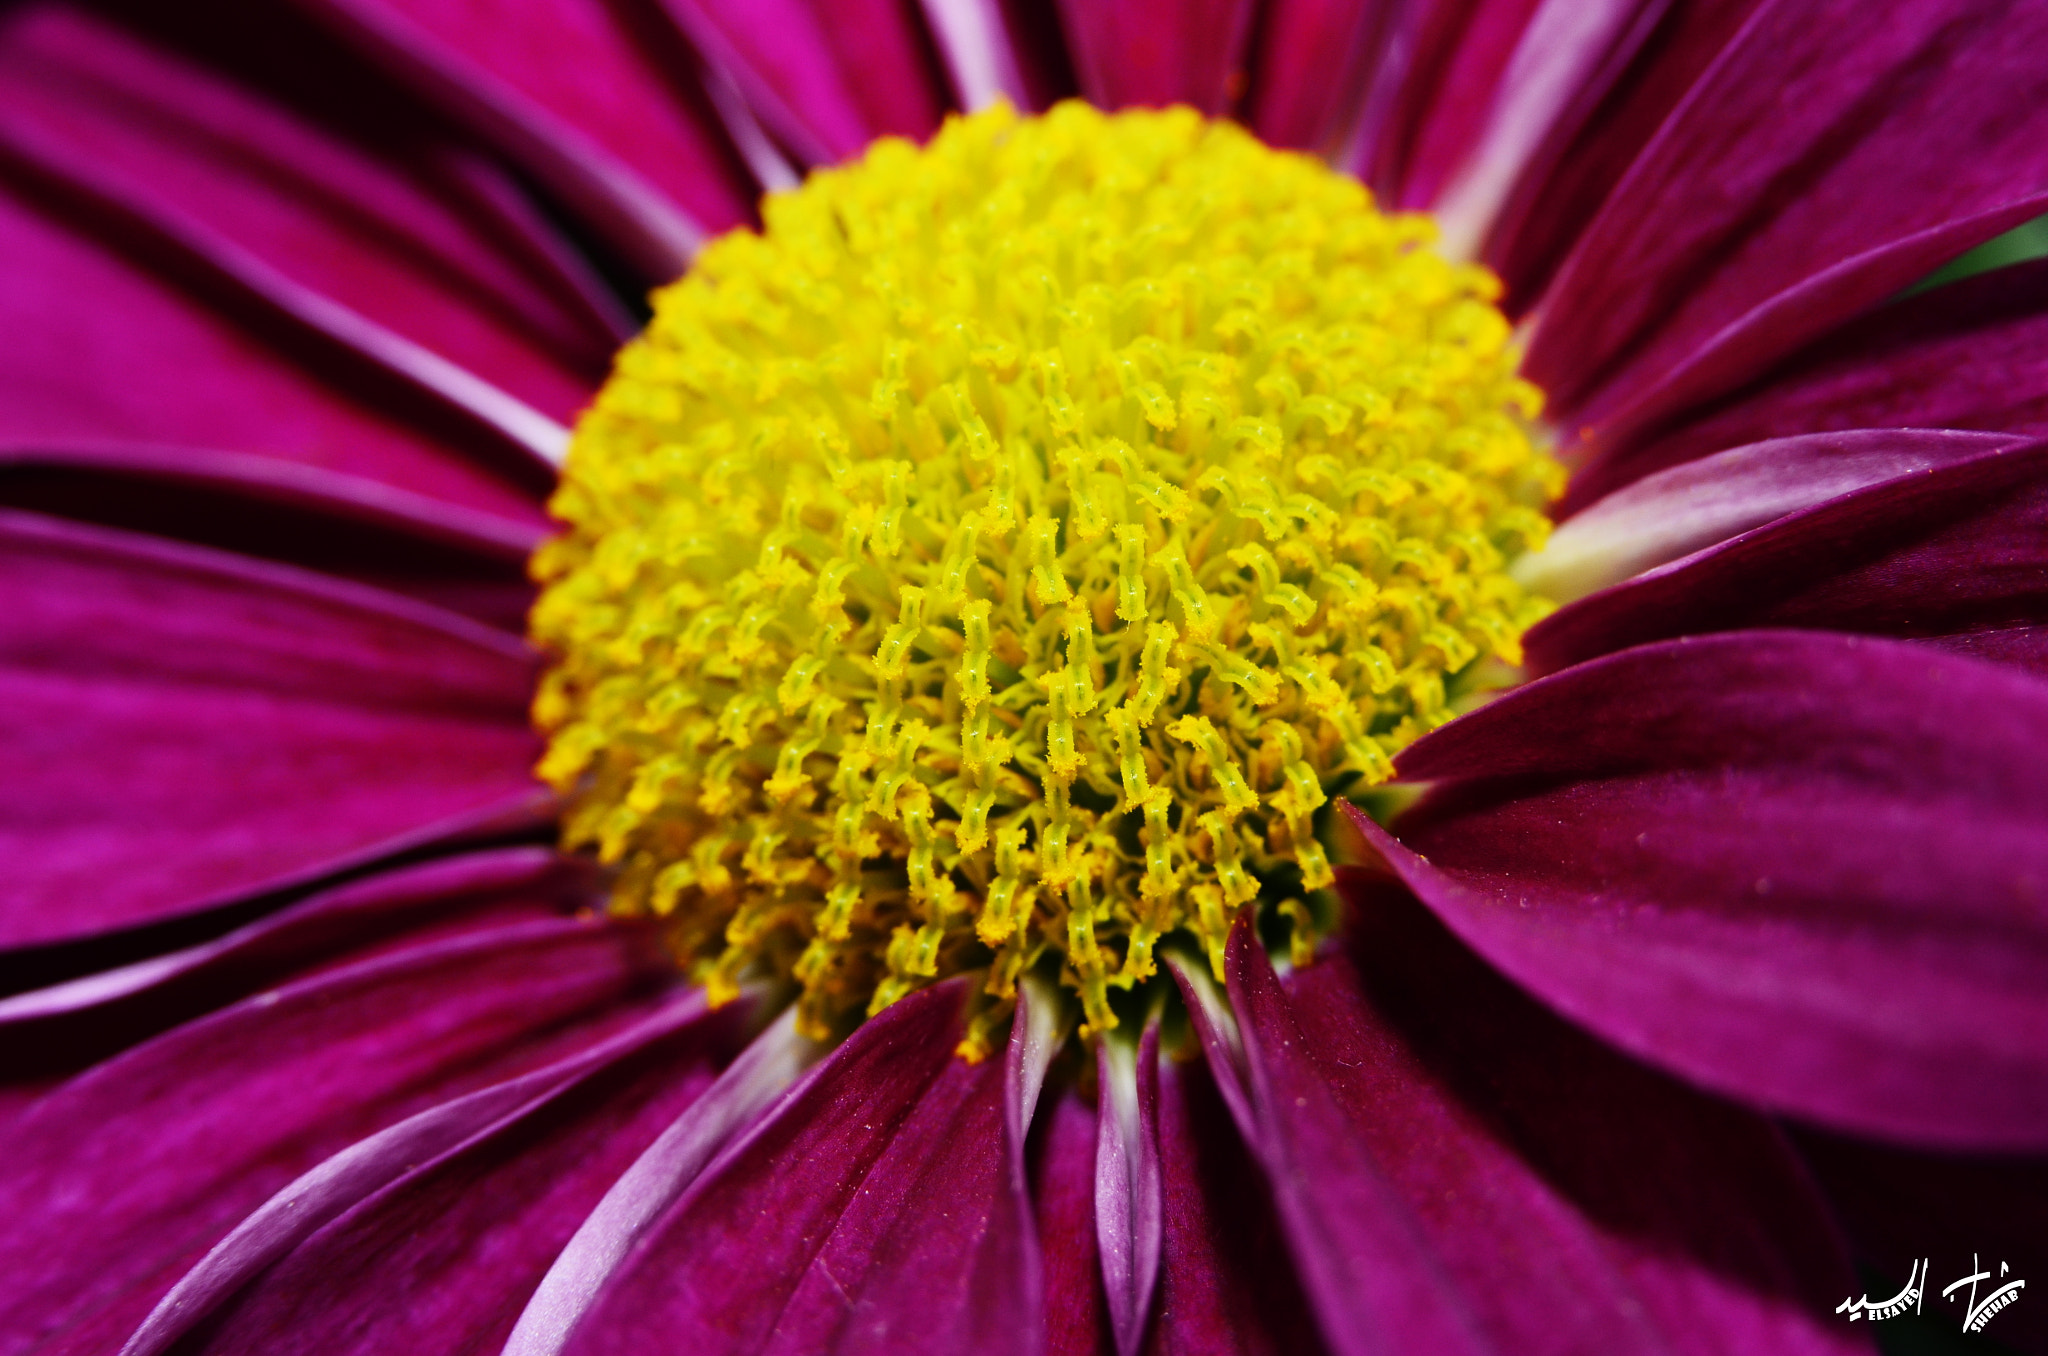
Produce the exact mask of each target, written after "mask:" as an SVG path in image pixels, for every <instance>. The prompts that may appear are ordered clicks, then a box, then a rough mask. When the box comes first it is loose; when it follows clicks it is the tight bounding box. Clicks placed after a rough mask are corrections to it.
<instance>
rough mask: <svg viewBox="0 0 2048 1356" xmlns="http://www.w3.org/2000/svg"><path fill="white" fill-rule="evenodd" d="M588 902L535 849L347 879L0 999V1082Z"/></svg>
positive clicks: (69, 1065)
mask: <svg viewBox="0 0 2048 1356" xmlns="http://www.w3.org/2000/svg"><path fill="white" fill-rule="evenodd" d="M594 895H595V890H594V882H593V881H592V880H591V879H590V873H589V871H587V870H586V869H583V868H582V867H581V865H580V864H579V863H574V862H571V861H568V860H565V859H563V858H561V857H559V856H557V855H556V854H554V853H552V852H549V851H547V850H546V849H544V848H500V849H496V850H492V851H484V852H474V853H465V854H462V855H459V856H455V857H451V858H447V859H444V860H441V861H435V862H428V863H425V864H423V865H419V866H411V867H401V868H399V869H396V870H392V871H387V872H383V873H380V874H377V875H373V876H370V877H368V878H366V879H364V880H360V881H353V882H351V883H349V884H347V885H343V886H340V887H338V888H336V889H333V890H328V891H325V892H323V893H321V894H316V895H314V896H312V897H311V898H309V899H305V900H301V901H300V902H298V903H296V904H293V905H290V906H288V907H286V908H283V909H280V910H278V911H277V912H275V913H272V914H269V915H267V916H265V917H262V918H259V919H258V920H257V921H255V922H253V923H250V924H248V925H247V926H246V927H241V928H237V929H235V930H234V931H233V932H230V933H228V934H226V935H225V936H223V937H219V938H216V939H215V940H213V941H210V942H204V943H201V944H199V945H197V946H191V947H187V948H185V949H183V950H181V951H173V952H169V953H167V954H164V955H160V956H154V957H151V958H150V959H148V960H142V961H136V962H134V963H133V964H130V965H124V966H121V967H119V968H117V969H112V970H105V971H101V972H99V973H97V974H90V975H86V976H83V977H82V978H79V979H74V980H70V981H68V982H65V983H60V984H52V985H49V986H47V987H44V988H40V989H31V990H29V991H27V992H25V993H17V994H12V995H10V996H8V997H6V998H0V1077H4V1078H7V1079H10V1080H14V1079H21V1078H26V1077H41V1076H43V1075H45V1074H48V1073H58V1074H72V1073H76V1072H79V1071H80V1070H83V1069H85V1068H86V1067H87V1066H89V1065H91V1064H94V1063H96V1062H98V1061H99V1060H101V1059H104V1058H106V1057H107V1056H109V1055H111V1054H113V1053H115V1052H116V1051H118V1050H120V1049H122V1048H124V1047H126V1046H129V1045H132V1044H134V1043H136V1042H137V1041H139V1040H141V1039H143V1038H145V1037H147V1036H151V1035H154V1034H156V1033H157V1032H160V1031H167V1030H169V1029H170V1028H172V1027H174V1026H176V1025H177V1024H178V1023H180V1022H184V1021H190V1020H192V1019H193V1018H196V1017H199V1016H202V1015H203V1014H205V1013H207V1012H209V1011H212V1010H213V1009H215V1008H219V1007H223V1006H225V1005H227V1004H228V1003H232V1002H234V1001H236V1000H238V999H241V998H246V997H247V996H249V995H250V994H252V993H255V992H257V991H258V990H260V989H263V988H265V987H269V986H271V985H275V984H277V983H279V982H282V981H284V980H286V979H289V978H298V977H304V976H306V975H309V974H314V973H318V972H319V971H321V970H323V969H329V968H333V967H334V966H336V965H338V964H358V963H360V962H361V961H363V960H365V959H368V958H369V957H370V956H372V955H375V954H377V953H378V952H380V951H382V950H388V949H392V948H394V947H413V946H417V945H419V944H420V943H421V942H422V941H425V940H429V939H431V938H434V937H439V936H443V935H448V934H450V933H454V932H469V931H480V930H487V929H495V928H499V927H502V926H504V925H505V924H506V923H509V922H515V921H525V920H537V919H544V918H550V917H559V916H561V915H563V914H566V913H569V912H571V911H573V910H574V909H575V908H577V907H579V906H587V905H588V904H589V902H590V901H591V899H592V898H593V897H594Z"/></svg>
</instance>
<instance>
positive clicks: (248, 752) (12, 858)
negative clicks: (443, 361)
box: [0, 513, 542, 946]
mask: <svg viewBox="0 0 2048 1356" xmlns="http://www.w3.org/2000/svg"><path fill="white" fill-rule="evenodd" d="M0 610H4V612H5V613H6V615H7V616H8V618H9V624H8V626H7V627H6V629H5V631H4V634H0V689H4V692H5V695H6V700H5V704H4V705H5V710H6V715H5V717H4V720H5V723H6V726H7V728H8V732H9V733H8V739H9V742H10V744H11V745H12V747H13V748H14V749H15V750H16V751H17V754H18V756H19V757H20V759H21V762H20V763H19V767H20V768H22V769H23V771H21V772H19V773H17V774H16V775H13V776H10V777H8V778H6V779H4V786H0V843H4V845H5V846H4V853H5V856H6V857H7V860H8V862H9V866H10V870H9V873H8V881H7V888H6V891H5V894H4V896H0V898H4V901H5V903H4V909H0V941H4V943H5V944H6V945H9V946H21V945H24V944H30V943H38V944H48V943H51V942H55V941H59V940H63V939H70V938H77V937H82V936H89V935H92V934H94V933H98V932H103V931H105V930H108V929H112V928H120V927H126V926H133V925H135V924H138V923H142V922H146V921H149V920H153V919H160V918H164V917H167V916H172V915H176V914H181V913H189V912H193V911H196V910H200V909H205V908H208V907H213V906H217V905H219V904H221V903H224V902H226V901H229V900H231V899H235V898H240V897H247V896H249V895H252V894H256V893H259V892H262V891H267V890H275V889H280V888H282V887H284V886H286V885H288V884H292V883H295V882H303V881H307V880H310V879H313V878H316V877H318V876H320V875H323V874H326V873H328V872H331V871H334V870H336V869H339V868H340V867H342V866H344V865H346V864H351V863H359V862H364V861H368V860H372V859H374V858H375V857H378V856H381V855H383V854H386V853H389V852H392V851H395V850H397V849H399V848H400V847H403V846H407V845H411V844H417V843H421V842H425V841H430V840H432V839H435V838H438V837H441V836H443V835H448V834H455V833H461V832H470V831H474V830H475V829H476V828H478V827H480V826H482V825H484V824H487V823H493V822H503V821H506V818H507V816H508V815H515V814H516V815H518V816H520V817H522V818H525V819H526V820H528V821H530V820H531V818H532V817H533V815H534V814H535V813H536V811H538V810H540V809H541V808H542V802H541V801H540V800H539V798H538V797H537V794H536V792H535V790H534V788H533V783H532V782H531V780H530V776H529V773H528V771H527V769H528V768H529V767H530V765H531V762H532V759H533V757H534V752H535V744H534V739H533V736H532V734H531V732H530V730H528V728H527V727H526V720H525V710H524V708H525V705H526V700H527V691H528V685H529V682H530V673H531V661H530V659H529V658H528V656H527V655H526V653H525V650H524V647H523V646H522V645H521V644H520V643H518V642H517V641H515V640H514V639H512V638H511V637H508V636H506V635H504V633H502V632H499V631H496V630H492V629H490V628H487V627H483V626H478V625H476V624H475V623H473V622H468V621H466V620H464V619H462V618H459V617H456V616H454V615H452V614H448V613H441V612H438V611H435V610H434V609H431V608H427V607H424V606H422V605H419V604H414V603H409V602H406V601H405V600H402V599H399V598H395V597H390V596H388V595H381V594H377V593H375V592H373V591H371V590H368V589H362V588H359V587H357V586H354V585H346V584H341V583H338V582H330V581H324V580H321V579H319V578H318V577H317V576H313V575H308V574H302V573H300V572H297V571H292V570H287V569H285V568H284V567H282V566H273V565H264V564H261V563H259V562H254V561H240V560H237V559H235V558H233V557H229V556H225V555H221V554H218V553H215V552H208V551H201V550H199V549H197V548H194V547H187V546H179V545H175V544H172V543H168V542H157V541H152V540H150V539H148V538H143V537H138V536H133V535H130V534H126V533H118V532H113V531H110V530H107V529H102V528H87V527H83V526H79V525H74V524H66V523H62V522H59V521H57V520H55V519H48V518H42V517H40V516H38V515H34V514H25V513H9V514H5V515H0Z"/></svg>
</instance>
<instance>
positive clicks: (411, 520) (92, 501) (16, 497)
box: [0, 443, 544, 633]
mask: <svg viewBox="0 0 2048 1356" xmlns="http://www.w3.org/2000/svg"><path fill="white" fill-rule="evenodd" d="M0 504H5V505H7V506H8V507H10V508H25V509H33V510H35V511H37V512H41V513H50V514H55V515H57V516H60V517H64V518H69V519H71V520H73V521H74V522H89V523H98V524H100V525H102V526H105V527H118V528H125V529H127V530H129V531H135V532H146V533H149V534H150V535H151V536H155V537H168V538H171V539H173V540H176V541H185V542H190V543H192V544H194V545H197V546H212V547H217V548H219V549H221V550H224V551H231V552H234V553H235V554H237V555H242V556H255V557H258V558H260V559H264V560H274V561H278V562H280V563H282V564H286V565H296V566H300V567H302V568H305V569H311V570H317V571H319V572H320V573H322V574H326V575H330V576H334V577H338V578H342V579H351V580H354V581H355V582H357V583H361V584H370V585H373V586H375V587H377V588H381V589H385V590H388V591H390V592H393V593H399V594H403V595H404V596H406V597H408V598H413V599H417V600H418V601H420V602H424V603H431V604H433V605H435V606H437V607H443V608H447V609H448V610H450V611H452V612H459V613H461V614H463V615H464V616H467V617H472V618H474V619H476V620H478V621H482V622H488V623H490V624H491V625H493V626H497V627H499V628H500V629H502V630H507V631H512V632H515V633H523V632H524V631H525V630H526V613H527V610H528V609H529V608H531V607H532V606H533V585H532V583H531V582H530V581H529V580H528V579H527V577H526V558H527V557H528V556H529V555H531V554H532V552H533V549H534V547H536V546H538V545H539V544H540V542H541V540H542V537H543V535H544V533H543V531H542V529H541V528H540V527H538V526H536V525H535V524H533V523H531V522H528V521H526V520H523V519H510V518H501V517H498V516H497V515H496V514H491V513H480V512H478V511H476V510H474V509H466V508H460V507H457V506H456V505H453V504H444V503H441V502H440V501H438V500H433V499H428V498H426V497H424V496H422V495H416V494H408V493H407V492H406V491H404V490H399V489H394V488H392V487H391V486H389V485H384V484H380V483H379V482H377V481H374V480H365V479H362V478H361V477H359V476H346V475H341V474H339V473H337V472H334V471H328V470H324V469H322V468H320V467H317V466H308V465H306V464H305V463H303V462H295V461H285V460H283V459H282V458H279V457H259V456H250V455H248V454H246V453H240V452H215V451H211V450H208V449H204V448H184V447H152V446H148V445H145V444H137V443H84V444H68V445H56V446H52V445H42V446H30V447H8V446H4V445H0Z"/></svg>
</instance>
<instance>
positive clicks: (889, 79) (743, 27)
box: [661, 0, 945, 164]
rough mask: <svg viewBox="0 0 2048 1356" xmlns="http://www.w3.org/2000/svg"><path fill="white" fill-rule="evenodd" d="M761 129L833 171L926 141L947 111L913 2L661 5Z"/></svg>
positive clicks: (706, 0) (742, 0)
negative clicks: (880, 140) (736, 91)
mask: <svg viewBox="0 0 2048 1356" xmlns="http://www.w3.org/2000/svg"><path fill="white" fill-rule="evenodd" d="M661 4H662V6H663V7H664V8H665V9H666V10H667V11H668V12H669V13H670V14H671V15H672V16H674V18H675V21H676V23H677V24H678V25H679V26H680V27H681V28H682V29H683V31H684V32H685V33H687V34H688V35H689V38H690V41H691V42H692V43H693V44H695V46H696V47H697V50H698V51H700V52H702V53H703V54H704V56H705V58H706V59H707V60H709V61H710V62H711V63H712V64H713V65H715V66H716V67H718V68H719V69H720V70H721V71H722V72H724V73H725V74H726V75H727V76H728V77H730V78H731V79H732V80H733V81H734V83H736V84H737V85H738V86H739V88H740V92H741V93H742V95H743V96H744V97H745V98H746V100H747V103H748V104H749V106H750V107H751V108H752V109H753V111H754V112H755V114H756V115H757V116H758V117H759V118H760V119H761V121H762V123H763V124H764V125H765V126H766V127H767V128H768V129H769V130H770V131H771V132H773V133H774V134H775V135H776V136H778V137H780V138H781V139H782V141H783V142H784V143H785V144H786V145H788V146H789V147H790V149H791V150H793V151H794V152H795V153H796V154H797V155H798V156H799V157H800V158H802V159H803V160H806V161H809V162H810V163H812V164H830V163H832V162H834V161H837V160H845V159H849V158H851V157H852V156H855V155H858V154H859V153H860V152H861V151H862V150H863V149H864V148H865V147H866V146H867V144H868V142H870V141H872V140H874V139H875V138H876V137H878V136H883V135H895V136H903V137H912V138H915V139H916V140H920V141H922V140H923V139H924V138H926V137H928V136H930V135H931V134H932V132H933V131H935V130H937V128H938V125H939V115H940V113H941V112H943V111H944V108H945V97H944V95H943V93H942V92H941V90H942V84H941V77H940V75H939V71H938V67H937V64H936V62H935V59H934V58H935V56H936V53H934V52H933V51H932V49H931V46H930V40H929V39H928V38H927V37H926V35H925V33H924V30H923V25H922V24H921V22H920V20H919V15H918V12H917V6H916V4H915V3H914V0H831V2H829V3H828V2H827V0H661Z"/></svg>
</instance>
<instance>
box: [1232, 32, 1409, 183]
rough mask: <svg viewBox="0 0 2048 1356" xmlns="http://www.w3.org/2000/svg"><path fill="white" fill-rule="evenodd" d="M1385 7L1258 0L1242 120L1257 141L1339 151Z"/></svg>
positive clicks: (1375, 46) (1332, 152) (1360, 94)
mask: <svg viewBox="0 0 2048 1356" xmlns="http://www.w3.org/2000/svg"><path fill="white" fill-rule="evenodd" d="M1390 8H1391V7H1390V6H1388V5H1384V4H1379V3H1375V2H1374V0H1267V3H1266V4H1264V5H1263V6H1261V7H1260V12H1259V25H1260V29H1259V40H1258V43H1257V44H1256V55H1255V57H1254V61H1255V68H1254V70H1253V73H1252V79H1251V88H1250V89H1249V90H1248V91H1247V93H1246V103H1247V105H1248V108H1247V115H1246V118H1245V121H1246V123H1247V124H1248V125H1249V126H1250V127H1251V129H1252V130H1253V131H1254V132H1257V133H1258V134H1259V139H1260V140H1261V141H1263V142H1265V143H1266V144H1267V145H1269V146H1285V147H1290V148H1293V149H1296V150H1304V151H1319V152H1322V153H1323V154H1325V155H1331V156H1334V155H1335V154H1336V153H1337V152H1338V151H1339V149H1340V148H1339V146H1338V145H1337V144H1336V143H1337V142H1338V140H1339V139H1340V138H1341V137H1343V136H1344V134H1345V133H1346V132H1348V131H1349V130H1350V127H1349V124H1350V123H1351V122H1352V120H1353V119H1355V118H1356V116H1357V115H1358V112H1359V109H1360V104H1361V102H1362V100H1363V97H1364V93H1365V90H1364V86H1365V82H1366V75H1367V72H1368V71H1369V70H1370V69H1371V64H1372V62H1373V60H1374V59H1375V58H1376V57H1377V56H1378V54H1379V40H1380V37H1381V35H1382V30H1383V29H1384V27H1385V25H1386V23H1387V20H1388V17H1389V16H1388V14H1387V11H1388V10H1389V9H1390Z"/></svg>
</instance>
